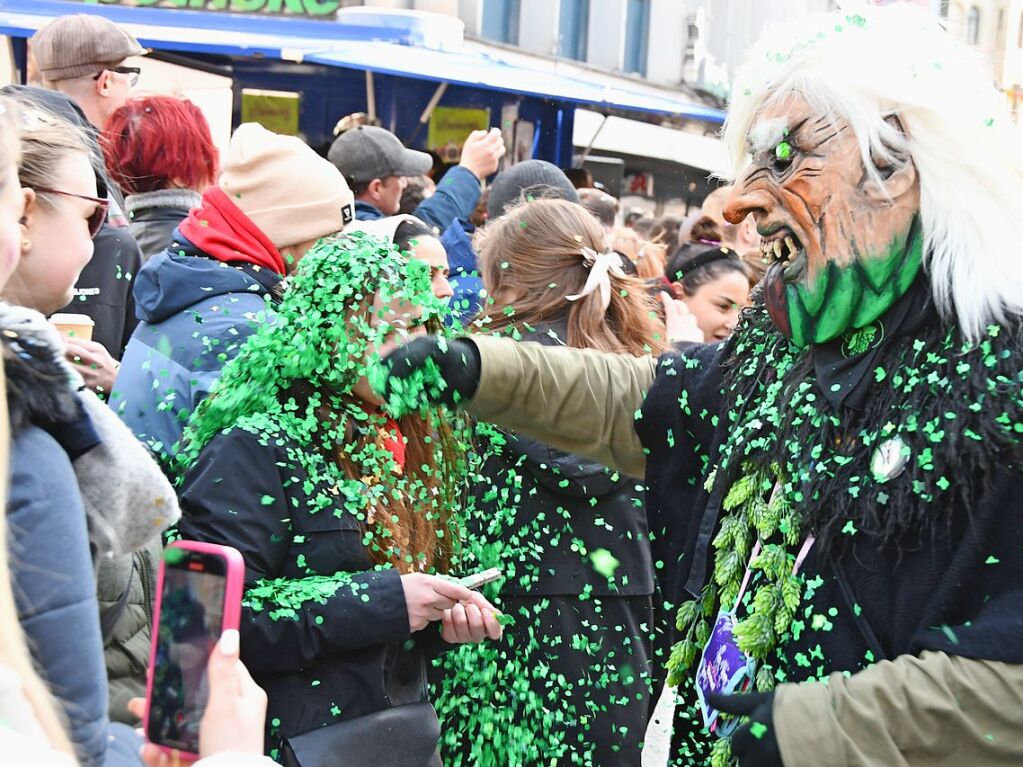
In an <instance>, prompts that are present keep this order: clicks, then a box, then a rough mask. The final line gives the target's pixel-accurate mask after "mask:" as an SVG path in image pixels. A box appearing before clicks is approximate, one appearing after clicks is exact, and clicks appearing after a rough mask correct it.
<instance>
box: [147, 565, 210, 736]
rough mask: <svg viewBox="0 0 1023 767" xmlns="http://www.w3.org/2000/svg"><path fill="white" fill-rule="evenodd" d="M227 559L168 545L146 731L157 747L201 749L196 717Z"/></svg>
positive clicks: (203, 704)
mask: <svg viewBox="0 0 1023 767" xmlns="http://www.w3.org/2000/svg"><path fill="white" fill-rule="evenodd" d="M226 584H227V562H226V561H225V560H224V559H223V558H221V557H219V556H215V555H211V554H205V553H200V552H196V551H187V550H184V549H178V548H168V549H166V550H165V551H164V576H163V591H162V593H161V597H160V614H159V617H158V620H159V628H158V629H157V635H156V654H155V663H154V665H153V691H152V698H151V700H150V704H149V714H148V722H147V727H146V733H147V735H148V737H149V740H150V741H152V742H153V743H157V744H159V745H161V746H167V747H169V748H176V749H178V750H180V751H188V752H191V753H198V752H199V721H200V720H201V719H202V715H203V711H204V710H205V709H206V699H207V696H208V694H209V688H208V683H207V679H206V665H207V663H208V661H209V657H210V653H211V652H213V648H214V646H215V645H216V643H217V641H218V640H219V639H220V634H221V628H222V625H223V619H224V592H225V586H226Z"/></svg>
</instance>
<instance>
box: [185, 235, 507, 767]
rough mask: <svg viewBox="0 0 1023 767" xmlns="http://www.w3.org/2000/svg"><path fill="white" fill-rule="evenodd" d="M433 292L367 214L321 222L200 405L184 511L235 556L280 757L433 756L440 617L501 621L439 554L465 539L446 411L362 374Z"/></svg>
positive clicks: (496, 633) (410, 328) (437, 309)
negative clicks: (329, 230) (398, 397)
mask: <svg viewBox="0 0 1023 767" xmlns="http://www.w3.org/2000/svg"><path fill="white" fill-rule="evenodd" d="M443 309H444V306H443V304H442V303H441V302H440V301H438V300H437V299H435V298H434V297H433V295H432V294H431V287H430V276H429V269H428V267H427V265H426V264H424V263H422V262H419V261H406V260H405V259H404V258H403V257H402V256H401V255H400V254H399V253H398V251H397V250H396V249H395V248H394V247H393V246H391V245H390V244H385V243H382V242H380V241H378V240H375V239H373V238H371V237H368V236H367V235H365V234H361V233H358V234H353V235H350V236H346V237H340V238H334V239H328V240H324V241H322V242H321V243H320V244H318V245H317V246H315V247H314V248H313V249H312V250H310V251H309V253H308V254H306V256H305V257H304V258H303V259H302V261H301V263H300V264H299V267H298V271H297V273H296V274H294V275H293V276H292V277H290V278H289V280H288V284H287V288H286V290H285V291H284V296H283V298H282V300H281V303H280V305H279V306H278V308H277V311H276V314H275V321H274V322H273V323H272V324H267V325H265V326H262V327H260V328H259V330H257V332H256V333H255V335H254V336H253V337H252V338H250V339H249V340H248V342H247V343H246V345H245V347H244V348H243V349H242V350H241V352H240V353H239V355H238V357H237V358H235V359H234V360H232V361H231V362H230V363H228V365H227V366H226V367H225V369H224V373H223V376H222V377H221V379H220V381H219V383H218V384H217V386H216V388H215V390H214V393H213V394H212V395H211V396H210V398H209V399H207V400H205V401H204V402H203V403H202V405H200V407H199V408H198V409H197V411H196V413H195V415H194V416H193V419H192V421H191V424H190V427H189V430H188V436H189V440H190V441H189V447H188V450H187V451H186V453H185V456H184V460H183V464H184V468H185V469H186V470H185V473H184V477H183V480H182V483H181V488H180V495H181V503H182V509H183V515H184V516H183V519H182V522H181V524H180V528H179V529H180V531H181V534H182V535H183V536H184V537H186V538H189V539H193V540H201V541H208V542H213V543H221V544H226V545H230V546H234V547H235V548H237V549H238V550H239V551H241V553H242V555H243V557H244V558H245V564H246V585H247V592H246V596H245V600H244V603H243V615H242V624H241V637H242V659H243V660H244V661H245V663H246V665H247V666H248V667H249V668H250V670H251V671H252V673H253V676H254V678H255V679H256V681H257V682H258V683H259V684H260V685H261V686H262V687H263V688H264V689H265V690H266V691H267V694H268V697H269V709H268V723H269V724H268V732H267V743H268V747H269V748H270V749H271V754H272V755H274V756H275V757H276V758H279V759H282V760H284V762H285V764H294V765H301V767H321V766H324V767H325V766H326V765H367V767H368V766H369V765H381V764H402V765H425V764H428V763H433V762H432V761H431V760H433V759H434V752H435V748H436V743H437V737H438V722H437V718H436V714H435V713H434V712H433V709H432V707H431V706H430V704H429V703H428V701H427V695H426V688H425V665H424V663H425V659H426V658H427V657H428V656H429V655H431V654H433V652H434V651H435V648H436V647H437V641H436V640H437V639H438V638H441V637H442V638H443V639H444V640H446V641H448V642H478V641H481V640H483V639H484V638H486V637H488V636H489V637H491V638H495V639H496V638H499V637H500V635H501V627H500V625H499V623H498V622H497V620H496V617H495V610H494V608H493V607H492V606H491V605H490V603H489V602H487V600H486V599H484V598H483V597H482V596H480V595H479V594H477V593H475V592H471V591H469V590H468V589H466V588H464V587H463V586H461V585H459V584H458V583H456V582H453V581H451V580H449V579H446V578H442V577H440V576H438V575H436V574H435V573H437V572H442V571H444V570H445V569H446V568H447V565H448V563H449V561H450V559H451V556H452V551H453V548H454V546H455V544H456V542H457V540H458V535H457V531H456V530H455V529H453V520H452V519H451V510H452V509H453V507H454V506H455V503H456V495H457V493H458V492H459V491H460V486H459V482H460V481H461V478H462V476H463V473H464V469H463V466H462V460H463V459H462V456H461V454H460V451H459V449H458V447H457V444H456V442H455V440H454V438H453V435H452V434H451V431H450V429H448V428H446V427H445V426H444V424H443V423H441V422H440V421H439V420H438V419H437V418H436V417H435V415H433V414H431V413H425V414H422V415H416V414H413V415H409V416H405V417H403V418H401V419H399V420H397V421H396V420H394V419H392V418H390V417H388V416H387V415H386V413H385V412H384V411H383V410H381V405H382V404H383V403H382V401H381V400H380V399H379V398H378V397H377V396H376V395H375V394H373V392H372V390H371V388H370V386H369V384H368V382H367V375H368V374H370V373H371V372H372V370H373V360H374V359H376V355H378V354H379V353H381V352H385V351H386V350H388V349H389V348H393V347H394V346H395V345H396V344H397V343H399V342H400V341H401V340H403V339H407V338H408V337H409V336H410V335H414V334H416V333H417V329H418V328H419V326H420V325H421V324H423V323H424V322H429V321H431V320H433V319H434V318H436V317H438V316H439V314H440V313H441V312H442V311H443ZM434 378H435V379H436V376H434ZM425 383H427V382H426V381H424V382H422V384H423V385H425ZM406 395H407V398H409V399H415V398H416V397H417V396H418V395H417V392H416V390H415V388H414V387H413V388H411V389H409V390H408V391H407V392H406ZM435 622H440V623H441V624H442V630H441V631H440V632H437V631H436V630H435V628H436V627H435V626H431V625H430V624H432V623H435ZM328 725H329V726H328ZM395 735H397V736H398V737H395Z"/></svg>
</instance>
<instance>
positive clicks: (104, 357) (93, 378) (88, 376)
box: [64, 338, 118, 394]
mask: <svg viewBox="0 0 1023 767" xmlns="http://www.w3.org/2000/svg"><path fill="white" fill-rule="evenodd" d="M64 356H65V357H67V359H68V362H70V363H71V365H72V366H73V367H74V369H75V370H77V371H78V372H79V374H81V376H82V378H83V379H84V381H85V385H86V386H88V387H89V388H90V389H92V390H93V391H94V392H101V393H105V394H109V393H110V390H111V389H112V388H113V386H114V379H115V378H117V368H118V362H117V360H115V359H114V358H113V357H111V356H110V352H108V351H107V349H106V347H105V346H103V344H101V343H97V342H96V341H87V340H86V339H84V338H75V339H73V340H71V339H68V340H67V347H66V349H65V351H64Z"/></svg>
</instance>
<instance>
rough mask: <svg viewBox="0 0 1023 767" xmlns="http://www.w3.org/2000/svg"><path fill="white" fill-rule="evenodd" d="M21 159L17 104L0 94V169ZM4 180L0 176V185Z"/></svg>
mask: <svg viewBox="0 0 1023 767" xmlns="http://www.w3.org/2000/svg"><path fill="white" fill-rule="evenodd" d="M20 159H21V142H20V141H19V140H18V105H17V103H16V102H15V101H14V100H13V99H9V98H7V97H6V96H0V169H2V168H6V167H7V166H8V165H9V164H10V163H17V162H18V161H19V160H20ZM3 182H4V178H3V176H0V185H2V184H3Z"/></svg>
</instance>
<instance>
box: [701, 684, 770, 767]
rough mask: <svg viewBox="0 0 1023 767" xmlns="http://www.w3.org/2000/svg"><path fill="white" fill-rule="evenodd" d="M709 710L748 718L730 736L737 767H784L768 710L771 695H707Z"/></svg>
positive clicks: (757, 693)
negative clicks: (710, 708) (713, 709)
mask: <svg viewBox="0 0 1023 767" xmlns="http://www.w3.org/2000/svg"><path fill="white" fill-rule="evenodd" d="M707 702H708V703H709V704H710V705H711V707H713V708H716V709H717V710H718V711H724V712H725V713H726V714H733V715H735V716H748V717H749V719H750V720H749V721H748V722H746V724H744V725H742V727H740V728H739V729H738V730H736V731H735V733H734V734H733V735H732V756H733V757H735V759H736V760H737V761H738V763H739V767H784V763H783V762H782V760H781V749H779V748H778V738H777V737H775V734H774V719H773V718H772V717H771V707H772V706H773V705H774V693H773V692H754V693H750V694H748V695H722V694H720V693H715V692H712V693H709V694H708V695H707Z"/></svg>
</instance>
